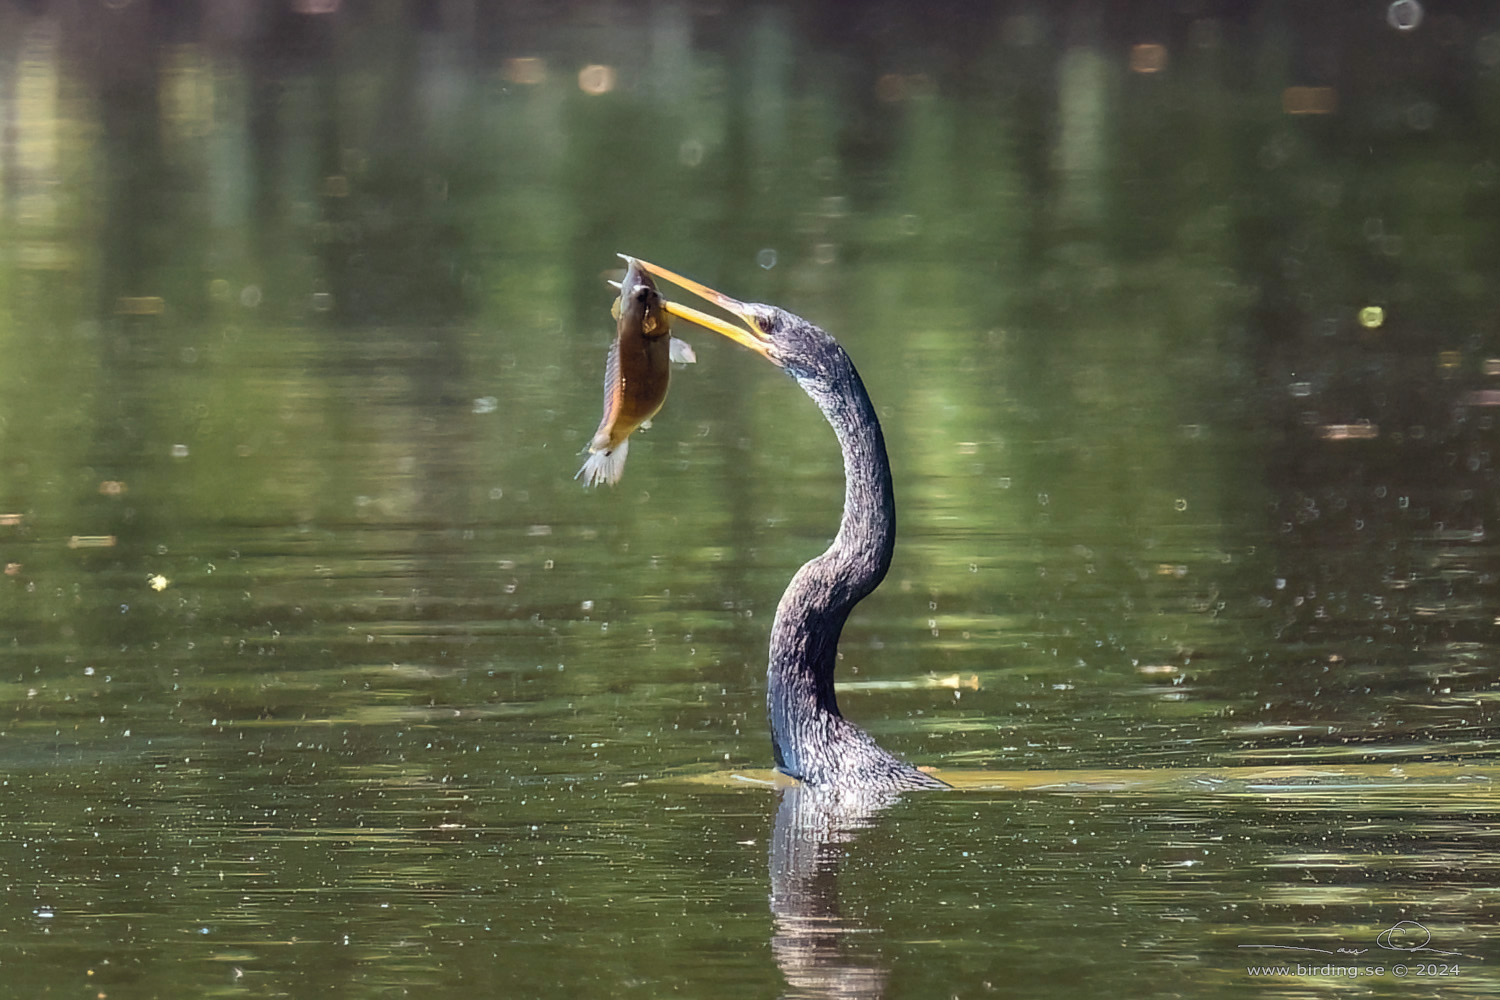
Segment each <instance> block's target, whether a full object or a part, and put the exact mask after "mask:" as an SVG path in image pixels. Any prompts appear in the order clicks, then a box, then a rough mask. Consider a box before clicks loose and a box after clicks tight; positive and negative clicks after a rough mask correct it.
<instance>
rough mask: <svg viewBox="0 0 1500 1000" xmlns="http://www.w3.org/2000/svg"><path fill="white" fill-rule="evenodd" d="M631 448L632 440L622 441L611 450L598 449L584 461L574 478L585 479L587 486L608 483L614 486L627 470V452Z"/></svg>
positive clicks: (584, 483)
mask: <svg viewBox="0 0 1500 1000" xmlns="http://www.w3.org/2000/svg"><path fill="white" fill-rule="evenodd" d="M629 450H630V441H629V440H628V439H627V440H625V441H621V442H620V443H619V444H617V445H615V447H613V448H611V449H610V450H609V451H596V452H594V453H593V454H592V455H590V456H589V457H588V459H587V461H585V462H584V463H583V468H581V469H579V470H578V475H576V476H574V477H573V478H574V479H579V478H582V479H583V485H585V486H598V485H599V484H600V483H608V484H609V485H611V486H613V485H614V484H615V483H618V482H619V481H620V476H621V475H622V474H623V473H624V472H625V454H626V452H628V451H629Z"/></svg>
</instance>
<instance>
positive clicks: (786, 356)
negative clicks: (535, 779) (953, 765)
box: [640, 262, 947, 792]
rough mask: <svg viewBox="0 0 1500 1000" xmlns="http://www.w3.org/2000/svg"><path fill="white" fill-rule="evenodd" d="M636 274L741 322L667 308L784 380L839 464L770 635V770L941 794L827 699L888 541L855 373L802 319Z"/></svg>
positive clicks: (880, 439)
mask: <svg viewBox="0 0 1500 1000" xmlns="http://www.w3.org/2000/svg"><path fill="white" fill-rule="evenodd" d="M640 263H641V266H642V267H643V268H644V269H646V270H649V271H650V272H652V273H653V274H656V275H657V276H658V277H662V278H665V279H667V280H669V281H672V282H674V283H676V284H679V285H682V286H683V287H684V288H687V289H689V290H691V291H693V292H695V293H696V294H698V295H701V296H703V297H704V298H706V299H708V300H709V301H711V302H713V303H714V304H716V305H718V306H719V307H721V308H723V309H725V310H727V311H729V312H731V313H734V314H735V315H736V316H738V317H739V318H740V319H741V320H742V321H743V322H744V323H745V325H746V329H744V330H742V329H740V328H738V327H735V326H733V325H731V324H729V323H726V322H725V321H724V320H721V319H718V318H717V317H712V316H708V315H707V314H704V313H699V312H698V311H697V310H695V309H692V308H690V307H686V306H682V305H680V304H678V303H675V302H667V303H665V308H666V309H667V310H669V311H670V312H671V313H672V314H673V315H675V316H679V317H683V318H686V319H689V320H690V321H692V322H694V323H698V324H701V325H704V326H706V327H708V328H709V329H712V330H714V331H716V332H718V333H721V334H723V335H724V336H726V337H729V338H730V339H732V340H735V341H736V342H737V343H740V344H743V345H745V346H746V347H749V348H750V349H751V350H753V351H755V352H756V353H758V354H760V355H761V356H762V357H764V358H766V359H767V360H769V361H771V362H772V363H773V364H776V365H777V366H779V367H780V368H782V369H783V370H784V371H785V372H786V373H787V374H788V375H790V376H791V377H792V378H793V379H794V380H796V382H797V384H798V385H799V386H801V387H802V390H803V391H804V392H806V393H807V394H808V396H810V397H811V398H812V400H813V402H815V403H817V404H818V408H819V409H821V410H822V411H823V415H824V416H825V417H826V418H827V420H828V422H829V424H830V425H831V426H832V427H833V429H834V433H835V434H836V435H837V437H838V441H839V447H840V450H841V451H842V453H843V459H844V512H843V517H842V519H841V520H840V522H839V531H838V534H837V535H836V536H835V538H834V540H833V544H831V545H830V546H829V547H828V550H827V551H825V552H824V553H822V554H821V555H819V556H817V557H816V558H814V559H812V560H810V561H808V562H807V563H806V564H805V565H803V566H802V568H801V569H799V570H798V571H797V573H796V575H795V576H793V577H792V581H791V583H790V584H789V585H788V586H787V589H786V592H785V593H784V594H783V595H782V597H781V602H780V604H779V605H778V606H777V609H776V619H775V622H774V624H773V625H772V627H771V645H770V662H769V666H768V668H767V688H766V714H767V717H768V721H769V723H770V727H771V745H772V750H773V752H774V754H775V758H776V767H777V769H778V770H780V771H782V772H784V773H786V774H789V775H791V776H792V777H794V778H797V779H799V780H801V781H802V782H804V783H805V784H808V785H812V786H818V787H830V788H841V789H847V790H849V791H851V792H860V791H876V790H882V791H900V790H904V789H917V788H946V787H947V785H946V784H945V783H944V782H942V781H939V780H938V779H937V778H934V777H933V776H931V775H930V774H927V773H926V772H924V771H922V770H919V769H918V768H916V767H913V766H912V765H911V764H908V763H907V762H906V761H903V760H901V759H900V758H899V757H896V756H895V755H893V754H891V753H888V752H887V751H886V750H884V749H883V748H882V747H881V746H880V745H879V744H878V743H876V742H875V740H874V739H873V738H872V737H871V736H870V735H869V734H868V733H866V732H865V731H864V730H863V729H861V728H859V727H858V726H856V725H854V724H853V723H852V722H849V721H848V720H847V719H845V718H844V717H843V715H842V714H841V713H840V712H839V708H838V701H837V699H836V698H835V696H834V685H833V673H834V665H835V662H836V660H837V655H838V643H839V636H840V634H841V633H842V631H843V628H844V622H845V621H846V620H847V619H848V617H849V612H850V611H851V610H852V609H853V608H854V606H855V605H856V604H858V603H859V602H860V601H861V600H863V599H864V598H865V597H867V596H868V595H869V594H870V593H871V592H872V591H873V590H874V589H875V588H876V587H877V586H879V584H880V582H881V580H883V579H884V578H885V574H886V570H887V569H889V567H890V562H891V554H892V552H893V551H894V549H895V540H896V505H895V495H894V492H893V490H892V486H891V471H890V462H889V460H888V459H887V457H886V451H885V438H884V436H883V435H882V433H881V430H880V421H879V419H878V418H877V417H876V414H875V408H874V406H873V405H872V404H871V403H870V397H869V394H868V393H866V391H865V387H864V383H863V382H862V381H861V380H860V377H859V373H858V372H857V371H856V370H855V368H854V363H853V362H852V361H850V360H849V356H848V354H847V353H845V351H844V349H843V348H842V347H840V346H839V344H838V342H837V341H836V340H834V339H833V337H831V336H829V335H828V334H827V333H826V332H824V331H823V330H822V329H820V328H818V327H817V326H814V325H813V324H811V323H809V322H807V321H806V320H804V319H802V318H801V317H799V316H794V315H792V314H791V313H788V312H786V311H785V310H782V309H778V308H776V307H775V306H768V305H761V304H756V303H744V302H740V301H738V300H736V299H731V298H729V297H728V296H726V295H723V294H722V293H719V292H715V291H713V290H712V289H709V288H707V287H705V286H703V285H699V284H698V283H697V282H694V281H691V280H690V279H686V278H682V277H681V276H679V275H675V274H673V273H672V272H670V271H667V270H665V269H663V268H659V267H657V266H656V265H653V264H647V263H645V262H640ZM747 331H748V332H747Z"/></svg>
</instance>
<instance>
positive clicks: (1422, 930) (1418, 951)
mask: <svg viewBox="0 0 1500 1000" xmlns="http://www.w3.org/2000/svg"><path fill="white" fill-rule="evenodd" d="M1240 947H1241V948H1260V949H1264V950H1267V951H1311V952H1316V953H1318V954H1319V955H1363V954H1365V953H1366V952H1369V951H1372V950H1373V949H1370V948H1348V947H1344V946H1342V945H1341V946H1339V947H1337V948H1315V947H1313V946H1312V945H1299V944H1242V945H1240ZM1375 947H1376V948H1378V949H1380V950H1382V951H1399V952H1402V953H1404V954H1408V955H1441V956H1445V957H1460V956H1462V957H1464V958H1472V957H1473V956H1470V955H1464V954H1463V952H1459V951H1444V950H1443V949H1441V948H1434V947H1432V932H1431V931H1429V930H1428V929H1427V928H1426V927H1423V926H1422V925H1421V924H1419V923H1417V922H1416V921H1415V920H1398V921H1396V922H1395V923H1394V924H1392V925H1391V926H1389V927H1387V928H1386V929H1385V930H1383V931H1381V932H1380V933H1379V934H1377V935H1375Z"/></svg>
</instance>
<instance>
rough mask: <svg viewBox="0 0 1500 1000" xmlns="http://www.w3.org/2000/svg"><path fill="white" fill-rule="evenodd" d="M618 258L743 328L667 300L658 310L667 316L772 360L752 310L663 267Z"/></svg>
mask: <svg viewBox="0 0 1500 1000" xmlns="http://www.w3.org/2000/svg"><path fill="white" fill-rule="evenodd" d="M620 258H621V259H622V260H624V261H625V262H626V263H627V264H629V263H631V262H634V263H635V265H636V266H637V267H639V268H640V269H641V270H643V271H646V272H647V273H649V274H653V275H655V276H656V277H658V278H660V279H662V280H663V281H670V282H671V283H672V284H674V285H676V286H678V287H679V288H683V289H686V290H687V291H689V292H692V293H693V294H694V295H696V296H698V297H699V298H700V299H704V300H706V301H708V302H711V303H713V304H714V305H716V306H718V307H719V308H720V309H722V310H724V311H725V312H727V313H730V314H732V315H733V316H734V317H735V318H736V319H738V320H739V321H740V322H741V323H743V324H745V325H744V326H743V327H740V326H736V325H735V324H734V323H731V322H729V321H728V320H726V319H722V318H720V317H718V316H714V315H712V314H710V313H706V312H702V311H701V310H698V309H694V308H693V307H692V306H687V305H683V304H682V303H681V302H673V301H671V300H670V299H663V300H662V308H663V309H665V310H666V311H667V312H668V313H670V314H671V315H673V316H676V317H677V318H678V319H685V320H687V321H688V322H689V323H693V324H695V325H697V326H701V327H703V328H704V329H705V330H712V331H713V332H714V333H717V334H721V335H722V336H725V337H728V338H729V339H730V340H732V341H734V342H735V343H736V344H740V345H742V346H744V347H748V348H750V350H752V351H754V352H755V353H756V354H759V355H760V356H761V357H763V358H765V359H766V360H767V361H774V360H775V359H774V358H772V357H771V354H770V351H771V337H770V335H769V334H768V333H766V330H765V327H764V326H763V324H762V321H761V319H760V317H759V316H757V315H756V313H755V310H754V309H752V308H751V307H750V306H749V305H748V304H746V303H744V302H741V301H740V300H739V299H732V298H730V297H729V296H728V295H725V294H724V293H723V292H719V291H715V290H714V289H712V288H709V287H708V286H707V285H704V284H701V283H700V282H697V281H694V280H693V279H692V278H685V277H683V276H682V275H680V274H676V273H674V272H672V271H668V270H667V269H666V268H664V267H660V266H658V265H656V264H652V263H651V262H649V261H644V260H641V259H640V258H638V257H629V256H626V255H625V254H623V253H622V254H620Z"/></svg>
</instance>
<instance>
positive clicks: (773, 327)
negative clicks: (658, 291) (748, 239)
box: [621, 254, 842, 382]
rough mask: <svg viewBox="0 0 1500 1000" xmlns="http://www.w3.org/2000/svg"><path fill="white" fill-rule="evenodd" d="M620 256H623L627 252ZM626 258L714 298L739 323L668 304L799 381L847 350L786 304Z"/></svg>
mask: <svg viewBox="0 0 1500 1000" xmlns="http://www.w3.org/2000/svg"><path fill="white" fill-rule="evenodd" d="M621 256H622V257H624V255H623V254H621ZM625 259H626V260H627V261H629V262H630V263H631V266H633V267H639V268H640V269H641V270H642V271H647V272H649V273H651V274H654V275H656V276H657V277H658V278H661V279H662V280H664V281H670V282H671V283H672V284H674V285H677V286H679V287H681V288H684V289H686V290H687V291H689V292H692V293H693V294H694V295H697V296H698V297H699V298H702V299H704V300H706V301H708V302H710V303H712V304H713V305H715V306H717V307H719V308H720V309H722V310H724V311H725V312H727V313H729V314H730V315H731V316H733V317H734V318H735V319H737V320H738V321H739V322H738V323H732V322H730V321H729V320H726V319H723V318H722V317H719V316H714V315H711V314H709V313H705V312H702V311H700V310H698V309H694V308H693V307H692V306H687V305H683V304H682V303H680V302H673V301H670V300H668V301H665V302H664V303H663V307H664V308H665V309H666V311H667V312H668V313H670V314H671V315H673V316H676V317H677V318H679V319H685V320H687V321H688V322H689V323H694V324H696V325H698V326H701V327H705V328H707V329H709V330H712V331H714V332H715V333H719V334H722V335H724V336H725V337H728V338H729V339H730V340H732V341H734V342H735V343H736V344H741V345H743V346H745V347H748V348H750V350H752V351H754V352H755V353H756V354H759V355H760V356H761V357H763V358H765V359H766V360H767V361H769V362H771V363H772V364H774V365H776V366H777V367H779V368H782V369H785V370H786V373H787V374H788V375H791V376H792V377H793V378H795V379H797V380H798V381H799V382H801V381H807V380H815V379H817V378H818V377H819V376H820V375H821V374H822V373H823V372H824V371H825V370H826V363H827V361H828V360H829V359H830V357H831V356H832V355H835V354H841V353H842V352H841V351H840V349H839V346H838V344H837V343H836V342H835V341H834V339H833V338H832V337H830V336H829V335H828V334H826V333H824V332H823V331H822V330H821V329H819V328H818V327H816V326H814V325H813V324H811V323H809V322H808V321H807V320H805V319H803V318H802V317H801V316H797V315H795V314H793V313H789V312H787V311H786V310H785V309H781V308H778V307H777V306H771V305H766V304H765V303H762V302H741V301H740V300H739V299H733V298H730V297H729V296H728V295H725V294H724V293H723V292H719V291H715V290H714V289H712V288H709V287H708V286H707V285H703V284H700V283H698V282H696V281H694V280H693V279H691V278H685V277H683V276H682V275H680V274H674V273H673V272H671V271H668V270H667V269H666V268H664V267H658V266H657V265H655V264H651V263H648V262H647V261H644V260H635V259H633V258H630V257H626V258H625Z"/></svg>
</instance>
